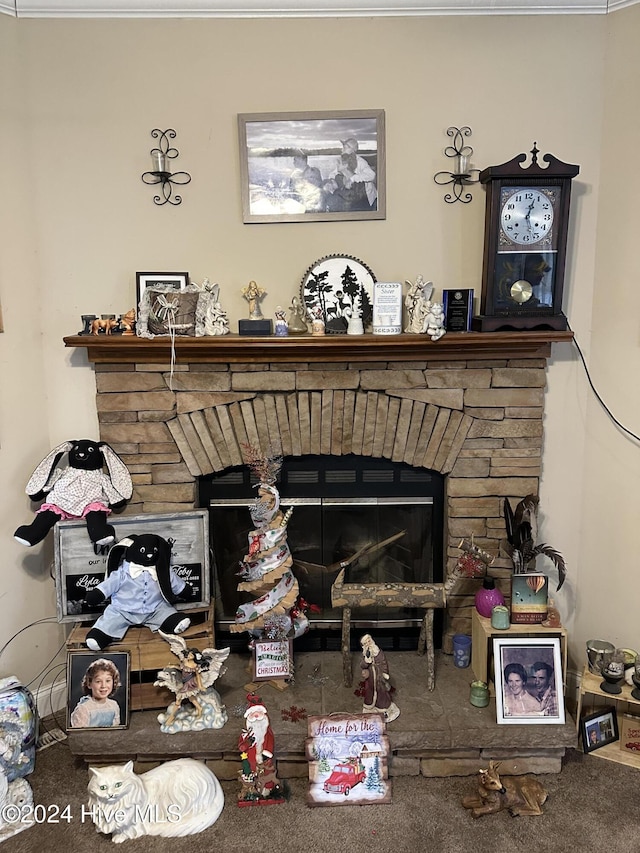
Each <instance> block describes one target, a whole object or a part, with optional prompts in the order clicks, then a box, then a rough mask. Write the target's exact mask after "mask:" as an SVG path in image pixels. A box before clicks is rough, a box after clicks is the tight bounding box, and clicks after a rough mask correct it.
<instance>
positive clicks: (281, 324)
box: [274, 305, 289, 338]
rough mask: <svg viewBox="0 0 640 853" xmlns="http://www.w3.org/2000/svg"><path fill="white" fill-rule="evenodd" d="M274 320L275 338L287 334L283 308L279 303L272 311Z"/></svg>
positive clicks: (284, 336) (287, 328) (283, 336)
mask: <svg viewBox="0 0 640 853" xmlns="http://www.w3.org/2000/svg"><path fill="white" fill-rule="evenodd" d="M274 314H275V317H276V322H275V336H276V337H277V338H286V337H287V335H288V334H289V326H288V324H287V318H286V316H285V311H284V308H282V307H281V306H280V305H278V307H277V308H276V310H275V311H274Z"/></svg>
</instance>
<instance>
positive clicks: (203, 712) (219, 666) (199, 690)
mask: <svg viewBox="0 0 640 853" xmlns="http://www.w3.org/2000/svg"><path fill="white" fill-rule="evenodd" d="M158 633H159V634H160V635H161V636H162V637H164V639H165V640H166V641H167V642H168V643H169V646H170V648H171V651H172V652H173V654H174V655H176V657H177V658H178V661H179V665H178V666H167V667H165V668H164V669H161V670H160V672H159V673H158V676H157V681H155V682H154V686H155V687H167V688H168V689H169V690H171V691H172V693H173V694H174V695H175V699H174V701H173V702H172V703H171V704H170V705H169V707H168V708H167V710H166V712H163V713H161V714H158V722H159V723H160V728H161V730H162V731H163V732H166V733H167V734H176V733H177V732H193V731H203V730H204V729H221V728H222V727H223V726H224V724H225V723H226V722H227V719H228V717H227V711H226V709H225V707H224V705H223V704H222V703H221V701H220V694H219V693H218V691H217V690H215V688H214V687H213V685H214V683H215V681H216V680H217V678H218V677H219V676H220V675H224V673H225V672H226V667H225V666H223V663H224V662H225V661H226V659H227V658H228V657H229V652H230V649H229V648H226V649H203V650H202V651H200V650H199V649H196V648H189V647H188V646H187V643H186V640H185V639H184V637H178V636H176V635H175V634H163V632H162V631H158ZM183 705H185V707H183Z"/></svg>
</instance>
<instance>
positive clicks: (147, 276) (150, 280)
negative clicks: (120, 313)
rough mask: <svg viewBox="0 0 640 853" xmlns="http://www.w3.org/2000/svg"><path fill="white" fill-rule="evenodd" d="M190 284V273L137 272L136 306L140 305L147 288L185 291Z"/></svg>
mask: <svg viewBox="0 0 640 853" xmlns="http://www.w3.org/2000/svg"><path fill="white" fill-rule="evenodd" d="M188 284H189V273H188V272H137V273H136V305H137V306H138V305H140V301H141V300H142V294H143V293H144V292H145V290H146V289H147V287H153V286H154V285H162V286H163V287H171V288H173V289H174V290H184V289H185V288H186V287H187V286H188Z"/></svg>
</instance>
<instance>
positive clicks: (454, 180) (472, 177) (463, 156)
mask: <svg viewBox="0 0 640 853" xmlns="http://www.w3.org/2000/svg"><path fill="white" fill-rule="evenodd" d="M447 136H452V137H453V145H447V147H446V148H445V149H444V153H445V156H446V157H452V158H453V159H454V171H453V172H436V174H435V175H434V176H433V180H434V181H435V182H436V184H439V185H440V186H445V185H446V184H453V195H451V193H446V194H445V197H444V200H445V201H446V202H447V204H453V203H454V202H456V201H461V202H462V203H463V204H469V202H470V201H471V198H472V196H471V193H465V194H464V196H463V194H462V191H463V189H464V187H466V186H469V185H470V184H477V183H478V181H479V177H478V176H479V175H480V169H470V168H469V158H470V157H471V155H472V154H473V148H472V147H471V146H470V145H465V144H464V137H465V136H471V128H470V127H448V128H447Z"/></svg>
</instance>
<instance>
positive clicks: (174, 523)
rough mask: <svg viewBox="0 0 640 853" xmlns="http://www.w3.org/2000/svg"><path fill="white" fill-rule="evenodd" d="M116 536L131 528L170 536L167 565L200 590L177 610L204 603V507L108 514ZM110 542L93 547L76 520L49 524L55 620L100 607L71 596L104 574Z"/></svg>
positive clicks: (89, 614)
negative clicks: (169, 556)
mask: <svg viewBox="0 0 640 853" xmlns="http://www.w3.org/2000/svg"><path fill="white" fill-rule="evenodd" d="M109 522H110V524H112V525H113V527H114V528H115V531H116V541H118V540H120V539H124V538H125V537H126V536H129V535H130V534H132V533H156V534H157V535H159V536H162V537H163V538H164V539H174V540H175V542H174V544H173V549H172V555H171V566H172V567H173V568H174V569H176V568H178V569H179V571H178V574H180V576H181V577H183V578H184V580H190V581H191V582H192V583H193V584H194V585H196V586H197V587H199V595H198V597H197V598H194V599H193V600H192V601H190V602H180V603H178V604H177V605H176V608H177V609H178V610H195V609H197V608H201V607H208V606H209V602H210V578H209V572H210V569H209V563H210V560H209V554H210V550H209V513H208V512H207V510H204V509H203V510H193V511H190V512H172V513H157V514H156V513H148V514H147V515H130V516H126V515H124V516H120V517H117V516H113V515H112V516H110V517H109ZM108 550H109V546H106V547H104V548H102V549H101V548H95V547H94V546H93V544H92V543H91V540H90V539H89V535H88V533H87V525H86V522H85V521H84V520H81V521H59V522H58V523H57V524H56V526H55V528H54V563H55V584H56V604H57V616H58V622H88V621H95V619H97V618H98V616H99V615H100V613H101V612H102V609H101V608H94V609H90V608H87V607H86V606H84V605H82V603H81V598H80V597H75V595H76V594H77V593H79V592H80V591H81V590H82V589H84V590H85V592H86V591H87V590H89V589H92V588H93V587H95V586H97V584H98V583H100V582H101V581H102V580H104V577H105V572H106V569H107V557H108Z"/></svg>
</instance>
